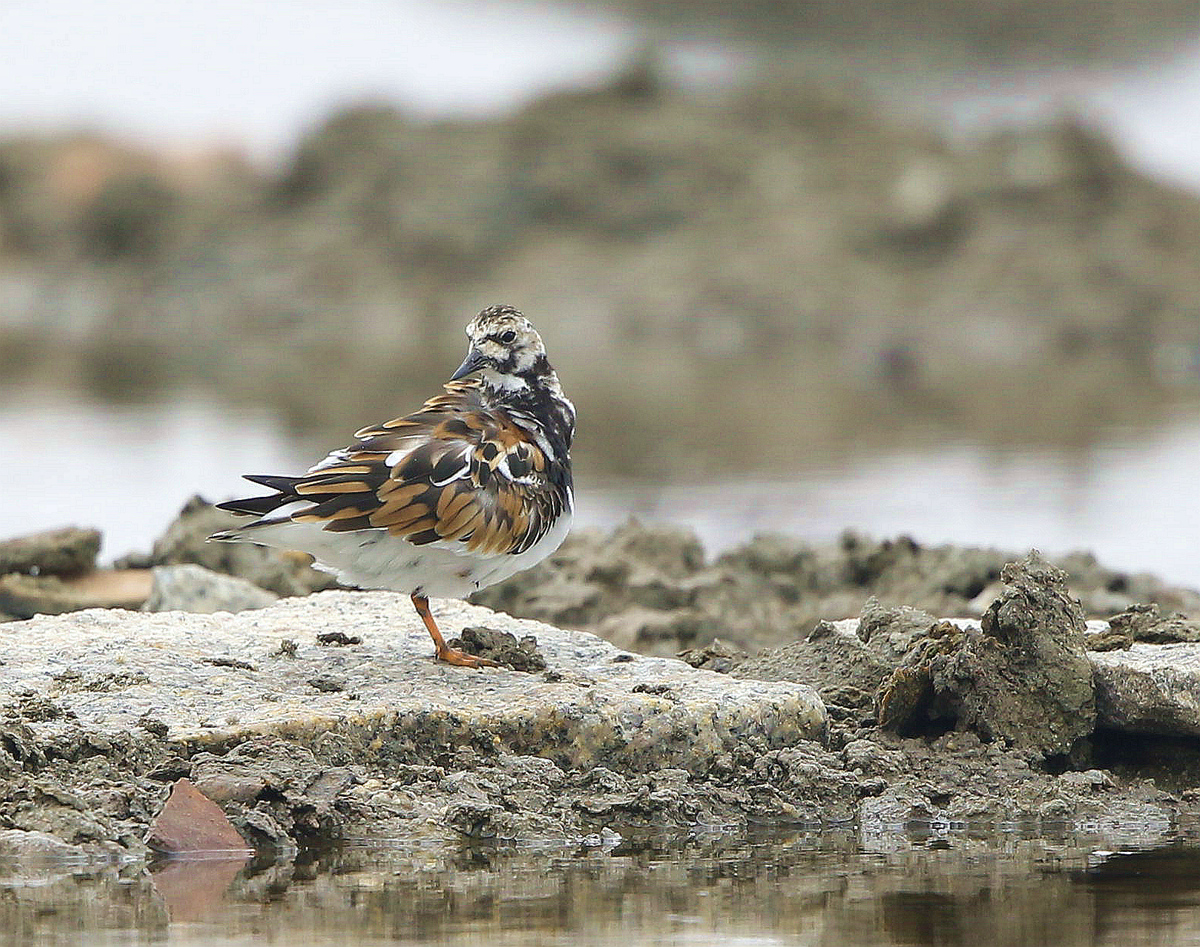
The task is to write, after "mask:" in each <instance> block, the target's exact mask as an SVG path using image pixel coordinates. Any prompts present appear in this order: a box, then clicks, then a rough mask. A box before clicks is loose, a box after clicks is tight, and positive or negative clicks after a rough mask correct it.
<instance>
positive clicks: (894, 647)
mask: <svg viewBox="0 0 1200 947" xmlns="http://www.w3.org/2000/svg"><path fill="white" fill-rule="evenodd" d="M934 624H936V619H935V618H934V617H933V616H932V615H930V614H929V613H928V612H924V611H921V609H919V608H912V607H910V606H908V605H900V606H897V607H894V608H887V607H885V606H883V605H880V604H879V600H878V599H876V598H875V597H874V596H872V597H871V598H869V599H867V602H866V604H865V605H863V609H862V613H861V614H860V615H859V618H858V626H857V628H856V629H855V634H857V635H858V637H859V638H860V639H861V640H862V641H864V642H866V643H867V644H869V645H870V646H871V650H872V651H874V652H875V653H876V654H878V655H879V656H880V657H881V658H883V659H884V660H885V661H887V662H889V663H895V662H897V661H899V660H900V658H901V657H903V655H904V654H906V653H907V652H908V649H909V648H910V647H912V644H913V642H914V641H916V640H917V639H918V638H920V637H921V636H922V635H924V634H925V633H926V632H927V631H929V629H930V628H932V627H933V625H934Z"/></svg>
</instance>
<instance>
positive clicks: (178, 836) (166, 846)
mask: <svg viewBox="0 0 1200 947" xmlns="http://www.w3.org/2000/svg"><path fill="white" fill-rule="evenodd" d="M146 844H147V845H149V846H150V848H151V849H153V850H154V851H156V852H161V853H162V854H164V855H197V854H202V853H212V852H225V853H231V852H237V853H242V852H245V853H248V852H249V849H248V848H247V846H246V842H245V840H244V839H243V838H242V837H241V836H240V835H239V834H238V832H237V829H235V828H234V827H233V825H232V824H230V822H229V820H228V819H227V818H226V817H225V813H224V812H222V811H221V807H220V806H218V805H217V804H216V803H215V802H213V801H212V800H211V799H209V798H208V797H207V796H205V795H204V793H202V792H200V791H199V790H198V789H197V788H196V787H195V786H193V785H192V784H191V782H189V781H188V780H186V779H180V780H178V781H177V782H176V783H175V785H174V786H172V787H171V795H170V796H169V797H168V798H167V802H166V805H164V806H163V808H162V811H161V812H160V813H159V814H158V816H157V817H156V818H155V820H154V824H153V825H152V826H151V827H150V833H149V834H148V835H147V836H146Z"/></svg>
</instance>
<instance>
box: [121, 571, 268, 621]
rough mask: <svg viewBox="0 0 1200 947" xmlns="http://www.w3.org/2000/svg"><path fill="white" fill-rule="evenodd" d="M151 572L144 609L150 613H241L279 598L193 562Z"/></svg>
mask: <svg viewBox="0 0 1200 947" xmlns="http://www.w3.org/2000/svg"><path fill="white" fill-rule="evenodd" d="M150 572H151V575H152V576H153V582H152V585H151V587H150V597H149V598H148V599H147V600H146V604H145V605H143V606H142V609H143V611H147V612H200V613H203V614H211V613H212V612H240V611H243V610H245V609H249V608H265V607H266V606H268V605H270V604H271V603H272V602H274V601H277V600H278V598H279V596H278V595H275V594H274V593H272V592H268V591H267V590H266V589H262V588H259V587H258V586H257V585H254V584H253V583H251V582H248V581H246V580H245V579H239V578H237V577H236V576H231V575H222V574H221V573H219V572H213V571H212V570H210V569H205V568H204V567H203V566H197V565H193V564H190V563H185V564H182V565H177V566H155V567H154V568H153V569H151V570H150Z"/></svg>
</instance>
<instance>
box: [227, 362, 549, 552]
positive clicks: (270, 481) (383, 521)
mask: <svg viewBox="0 0 1200 947" xmlns="http://www.w3.org/2000/svg"><path fill="white" fill-rule="evenodd" d="M355 437H356V440H355V442H354V443H353V444H351V445H350V446H349V447H346V448H344V449H342V450H339V451H335V452H334V453H333V454H330V455H329V457H327V458H326V459H325V460H324V461H322V462H321V463H320V464H318V465H317V466H316V467H314V468H313V469H312V470H310V471H309V472H308V473H307V474H306V475H305V476H303V477H294V478H293V477H257V476H253V477H247V479H248V480H251V481H253V482H255V483H260V484H263V485H264V486H267V487H269V488H271V489H272V490H275V491H276V492H275V493H274V494H271V495H270V496H265V497H251V498H248V499H242V500H231V501H228V502H227V503H221V504H218V505H219V506H220V508H221V509H226V510H230V511H232V512H234V513H244V514H250V515H255V516H258V517H260V520H259V521H258V522H256V523H252V524H250V527H248V528H253V527H254V526H257V525H260V524H263V525H266V524H272V523H279V522H283V521H285V520H289V519H290V520H292V521H295V522H301V523H319V524H322V525H323V528H324V529H326V530H329V531H331V532H347V531H353V530H368V529H371V530H374V529H382V530H387V531H388V532H389V533H391V534H392V535H395V536H399V537H403V538H404V539H406V540H407V541H409V542H411V543H413V544H414V545H418V546H419V545H425V544H427V543H434V542H440V543H444V544H454V543H460V544H462V547H461V548H463V550H464V551H469V552H473V553H477V554H481V555H489V554H490V555H503V554H505V553H519V552H524V551H525V550H526V549H528V548H530V547H531V546H533V545H534V544H535V543H536V542H537V541H538V540H539V539H541V538H542V536H544V535H545V534H546V532H547V531H548V530H549V529H550V527H551V526H552V525H553V524H554V522H555V520H557V519H558V517H559V516H560V515H561V514H562V513H563V511H564V509H566V508H567V507H568V505H569V504H570V482H569V474H567V478H566V479H564V477H562V476H555V475H554V474H555V471H553V470H551V469H550V468H551V464H550V462H549V461H548V459H547V457H546V454H545V452H544V451H543V450H542V449H541V448H540V447H539V446H538V444H537V442H536V441H535V440H534V439H533V438H532V437H531V435H530V434H529V432H528V431H527V430H525V429H524V428H522V427H520V426H518V425H517V424H515V423H514V422H513V421H512V419H511V418H509V417H508V416H507V415H505V414H504V412H502V411H499V410H495V409H488V408H485V407H484V405H483V404H482V402H481V401H480V399H479V396H478V393H477V392H476V391H475V390H474V389H473V388H472V387H470V386H468V385H462V384H455V383H451V384H449V385H447V386H446V391H445V393H444V394H441V395H439V396H437V397H436V398H433V399H430V400H429V401H428V402H426V403H425V405H424V407H423V408H422V409H421V410H420V411H417V412H416V413H414V414H410V415H408V416H406V417H403V418H396V419H395V420H392V421H387V422H385V423H384V424H381V425H379V426H377V427H369V428H363V429H362V430H361V431H359V432H357V434H356V435H355ZM298 501H304V503H303V504H302V505H300V507H299V508H298V509H293V510H290V511H285V510H284V508H285V507H292V506H293V505H295V504H297V503H298ZM276 511H279V515H277V516H272V514H273V513H276Z"/></svg>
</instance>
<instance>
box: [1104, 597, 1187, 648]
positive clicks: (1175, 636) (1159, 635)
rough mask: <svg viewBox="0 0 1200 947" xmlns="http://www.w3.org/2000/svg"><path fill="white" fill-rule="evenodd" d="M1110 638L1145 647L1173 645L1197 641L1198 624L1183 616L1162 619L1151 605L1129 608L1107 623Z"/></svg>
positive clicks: (1156, 608) (1156, 609) (1156, 607)
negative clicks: (1121, 637) (1139, 642)
mask: <svg viewBox="0 0 1200 947" xmlns="http://www.w3.org/2000/svg"><path fill="white" fill-rule="evenodd" d="M1108 624H1109V628H1110V629H1111V631H1112V633H1113V634H1114V635H1121V636H1126V637H1128V638H1129V639H1130V641H1144V642H1146V643H1147V644H1174V643H1177V642H1183V641H1200V621H1194V620H1191V619H1189V618H1188V617H1187V616H1186V615H1172V616H1170V617H1169V618H1163V617H1162V616H1161V615H1160V614H1159V611H1158V606H1157V605H1156V604H1154V603H1150V604H1149V605H1131V606H1129V608H1127V609H1125V611H1123V612H1121V613H1120V614H1117V615H1113V617H1112V618H1110V619H1109V620H1108Z"/></svg>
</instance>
